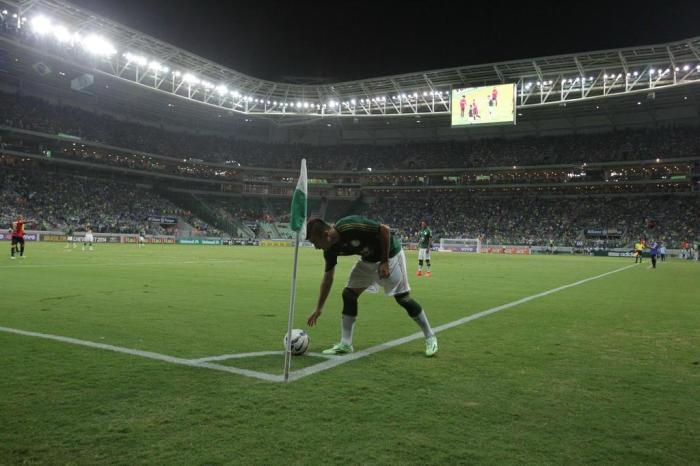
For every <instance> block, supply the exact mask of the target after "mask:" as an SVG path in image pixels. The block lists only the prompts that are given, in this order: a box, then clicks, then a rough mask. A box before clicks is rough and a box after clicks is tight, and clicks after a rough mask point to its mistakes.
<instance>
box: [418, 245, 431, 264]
mask: <svg viewBox="0 0 700 466" xmlns="http://www.w3.org/2000/svg"><path fill="white" fill-rule="evenodd" d="M418 260H419V261H429V260H430V249H428V248H419V249H418Z"/></svg>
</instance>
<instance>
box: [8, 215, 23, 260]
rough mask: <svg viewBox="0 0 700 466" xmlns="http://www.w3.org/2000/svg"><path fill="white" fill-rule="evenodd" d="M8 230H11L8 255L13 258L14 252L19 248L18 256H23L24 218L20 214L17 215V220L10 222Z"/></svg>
mask: <svg viewBox="0 0 700 466" xmlns="http://www.w3.org/2000/svg"><path fill="white" fill-rule="evenodd" d="M10 231H11V232H12V247H11V248H10V257H11V258H12V259H14V258H15V252H16V251H17V250H18V249H19V257H21V258H24V218H23V217H22V216H21V215H18V216H17V220H15V221H14V222H12V229H11V230H10ZM18 245H19V246H18Z"/></svg>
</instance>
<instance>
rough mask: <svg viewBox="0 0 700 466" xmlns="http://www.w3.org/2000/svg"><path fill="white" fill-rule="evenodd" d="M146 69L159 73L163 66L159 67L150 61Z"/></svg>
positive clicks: (155, 62)
mask: <svg viewBox="0 0 700 466" xmlns="http://www.w3.org/2000/svg"><path fill="white" fill-rule="evenodd" d="M148 68H149V69H150V70H153V71H160V70H161V69H162V68H163V65H161V64H160V63H158V62H157V61H152V62H151V63H149V64H148Z"/></svg>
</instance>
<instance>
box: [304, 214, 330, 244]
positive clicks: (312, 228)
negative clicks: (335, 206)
mask: <svg viewBox="0 0 700 466" xmlns="http://www.w3.org/2000/svg"><path fill="white" fill-rule="evenodd" d="M330 229H331V226H330V225H329V224H327V223H326V222H324V221H323V219H320V218H312V219H310V220H309V221H308V222H306V239H307V240H311V238H317V237H318V236H320V235H321V234H322V233H324V232H326V231H328V230H330Z"/></svg>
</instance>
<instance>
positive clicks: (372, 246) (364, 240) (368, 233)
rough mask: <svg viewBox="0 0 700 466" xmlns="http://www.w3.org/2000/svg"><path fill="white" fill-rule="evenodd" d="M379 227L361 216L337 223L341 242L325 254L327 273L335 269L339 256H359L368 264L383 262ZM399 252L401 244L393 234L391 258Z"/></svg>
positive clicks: (353, 216)
mask: <svg viewBox="0 0 700 466" xmlns="http://www.w3.org/2000/svg"><path fill="white" fill-rule="evenodd" d="M379 225H380V224H379V223H378V222H375V221H374V220H369V219H366V218H364V217H360V216H359V215H350V216H349V217H343V218H341V219H340V220H338V221H337V222H335V229H336V230H337V231H338V233H339V234H340V240H339V241H338V242H337V243H335V244H334V245H333V246H332V247H331V248H330V249H328V251H325V252H324V253H323V258H324V259H325V260H326V271H328V270H331V269H332V268H333V267H335V265H336V264H337V263H338V256H353V255H359V256H362V260H363V261H366V262H379V261H380V260H382V253H381V250H382V249H381V240H380V238H379ZM399 251H401V242H399V240H398V238H396V237H395V236H394V234H393V233H391V234H390V237H389V257H394V256H395V255H396V254H398V253H399Z"/></svg>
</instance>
